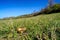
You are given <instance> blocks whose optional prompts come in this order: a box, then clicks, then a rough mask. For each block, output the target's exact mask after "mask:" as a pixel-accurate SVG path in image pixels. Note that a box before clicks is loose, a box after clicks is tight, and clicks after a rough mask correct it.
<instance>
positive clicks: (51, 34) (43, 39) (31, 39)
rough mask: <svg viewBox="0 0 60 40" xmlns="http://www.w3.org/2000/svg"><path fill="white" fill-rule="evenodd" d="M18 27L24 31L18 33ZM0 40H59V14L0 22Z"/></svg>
mask: <svg viewBox="0 0 60 40" xmlns="http://www.w3.org/2000/svg"><path fill="white" fill-rule="evenodd" d="M19 27H25V28H26V31H25V32H24V33H18V32H17V30H16V29H17V28H19ZM0 40H60V13H54V14H47V15H39V16H35V17H30V18H21V19H10V20H0Z"/></svg>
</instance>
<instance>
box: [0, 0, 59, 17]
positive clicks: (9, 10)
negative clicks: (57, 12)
mask: <svg viewBox="0 0 60 40" xmlns="http://www.w3.org/2000/svg"><path fill="white" fill-rule="evenodd" d="M55 2H56V3H60V0H55ZM47 4H48V0H0V18H4V17H11V16H19V15H24V14H29V13H32V12H33V11H39V10H41V9H42V8H44V7H46V6H47Z"/></svg>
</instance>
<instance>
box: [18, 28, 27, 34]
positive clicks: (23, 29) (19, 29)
mask: <svg viewBox="0 0 60 40" xmlns="http://www.w3.org/2000/svg"><path fill="white" fill-rule="evenodd" d="M25 31H26V28H25V27H20V28H17V32H18V33H23V32H25Z"/></svg>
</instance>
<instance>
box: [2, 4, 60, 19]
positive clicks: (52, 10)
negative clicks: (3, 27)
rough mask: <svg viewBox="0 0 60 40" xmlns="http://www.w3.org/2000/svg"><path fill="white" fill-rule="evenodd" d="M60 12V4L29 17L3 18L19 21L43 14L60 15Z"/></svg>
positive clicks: (28, 15)
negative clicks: (19, 19)
mask: <svg viewBox="0 0 60 40" xmlns="http://www.w3.org/2000/svg"><path fill="white" fill-rule="evenodd" d="M59 12H60V4H55V5H53V6H52V7H49V6H48V7H46V8H44V9H41V11H39V12H35V13H31V14H27V15H21V16H17V17H8V18H3V19H4V20H5V19H10V18H11V19H18V18H28V17H33V16H38V15H41V14H51V13H59Z"/></svg>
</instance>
